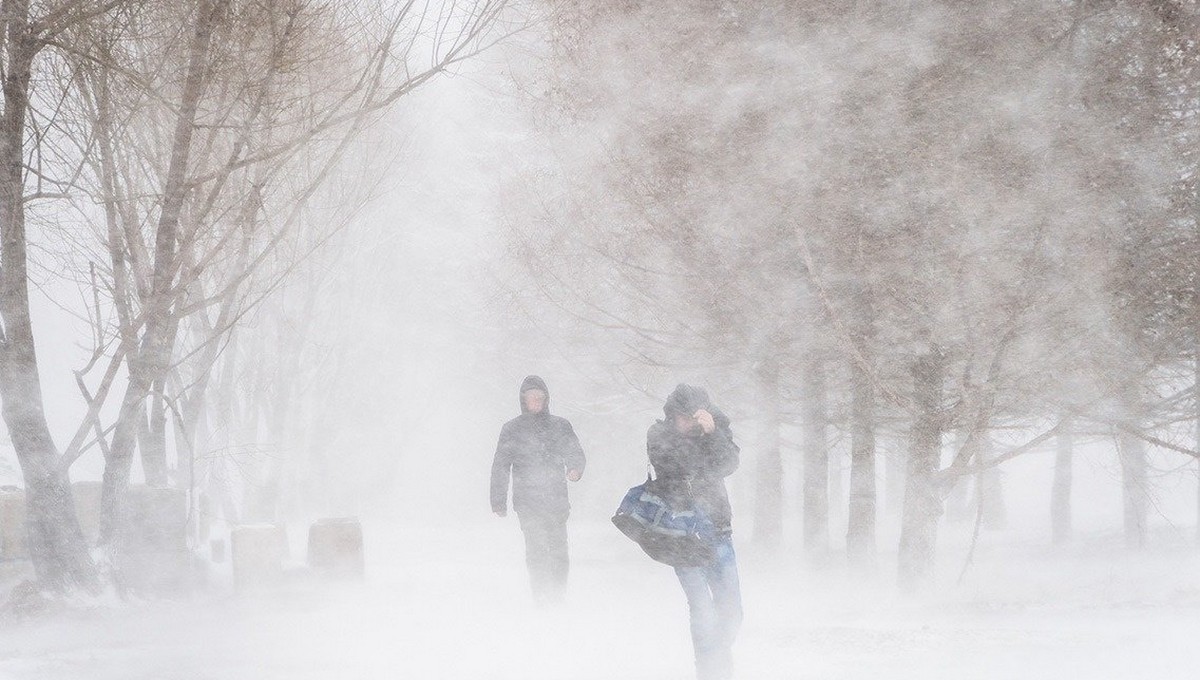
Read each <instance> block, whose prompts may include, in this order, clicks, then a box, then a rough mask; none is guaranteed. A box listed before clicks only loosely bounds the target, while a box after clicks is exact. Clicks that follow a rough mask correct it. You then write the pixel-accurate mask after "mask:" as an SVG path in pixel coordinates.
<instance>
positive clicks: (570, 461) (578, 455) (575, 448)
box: [562, 420, 587, 475]
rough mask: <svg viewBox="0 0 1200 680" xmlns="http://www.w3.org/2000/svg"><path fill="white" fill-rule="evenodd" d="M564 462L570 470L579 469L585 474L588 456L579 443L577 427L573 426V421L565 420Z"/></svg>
mask: <svg viewBox="0 0 1200 680" xmlns="http://www.w3.org/2000/svg"><path fill="white" fill-rule="evenodd" d="M563 425H564V428H563V438H562V447H563V463H565V464H566V466H567V469H568V470H578V471H579V474H581V475H582V474H583V468H584V467H586V466H587V457H585V456H584V455H583V447H582V446H580V445H579V437H578V436H576V435H575V428H573V427H571V423H569V422H567V421H566V420H564V421H563Z"/></svg>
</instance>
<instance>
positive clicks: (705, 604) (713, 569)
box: [646, 384, 742, 680]
mask: <svg viewBox="0 0 1200 680" xmlns="http://www.w3.org/2000/svg"><path fill="white" fill-rule="evenodd" d="M663 413H664V414H665V415H666V418H665V419H664V420H659V421H657V422H655V423H654V424H653V425H651V426H650V430H649V432H648V433H647V434H646V449H647V453H648V454H649V456H650V464H651V465H652V466H653V467H654V473H655V478H656V480H657V484H658V489H659V491H660V492H661V493H662V494H663V495H664V497H665V499H666V500H667V502H668V503H669V504H670V505H671V506H672V507H688V506H694V507H696V508H697V509H699V510H701V511H703V512H704V513H705V514H707V515H708V517H709V518H710V519H711V520H712V521H713V524H714V525H715V526H716V529H717V543H716V545H715V551H714V552H715V556H714V558H713V561H712V562H711V563H709V564H707V565H704V566H700V567H675V574H676V575H677V576H678V577H679V583H680V585H682V586H683V592H684V595H685V596H686V597H687V603H688V612H689V616H690V619H691V632H692V647H693V649H694V652H695V657H696V675H697V677H698V678H699V679H700V680H727V679H728V678H731V677H732V676H733V654H732V652H733V642H734V638H735V637H736V636H737V633H738V629H739V628H740V627H741V624H742V595H741V585H740V583H739V581H738V570H737V558H736V555H735V554H734V551H733V511H732V509H731V508H730V505H729V494H728V492H727V491H726V490H725V478H726V477H728V476H729V475H731V474H733V472H734V470H736V469H737V467H738V460H739V451H740V449H739V448H738V445H737V444H735V443H734V442H733V432H732V430H731V429H730V427H729V418H728V417H726V416H725V414H724V413H722V412H721V411H720V409H718V408H716V407H715V406H713V405H712V403H711V402H710V401H709V398H708V393H707V392H706V391H705V390H704V389H703V388H700V387H693V386H691V385H683V384H681V385H679V386H678V387H676V388H675V391H674V392H672V393H671V396H669V397H667V401H666V404H664V405H663Z"/></svg>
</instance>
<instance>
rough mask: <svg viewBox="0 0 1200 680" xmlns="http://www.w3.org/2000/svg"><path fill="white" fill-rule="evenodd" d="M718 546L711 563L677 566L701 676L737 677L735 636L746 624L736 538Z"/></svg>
mask: <svg viewBox="0 0 1200 680" xmlns="http://www.w3.org/2000/svg"><path fill="white" fill-rule="evenodd" d="M716 547H717V555H716V558H715V559H714V560H713V561H712V563H711V564H708V565H706V566H703V567H676V568H675V574H676V575H677V576H678V577H679V584H680V585H682V586H683V592H684V594H685V595H686V596H687V603H688V612H689V613H690V615H691V623H692V648H693V649H694V650H695V653H696V677H697V678H699V680H727V679H728V678H731V677H733V640H734V638H736V637H737V633H738V628H740V627H741V625H742V589H741V585H740V583H739V582H738V571H737V556H736V555H735V554H734V552H733V539H732V538H731V537H729V536H726V537H724V538H722V539H721V540H720V542H719V543H718V544H717V546H716Z"/></svg>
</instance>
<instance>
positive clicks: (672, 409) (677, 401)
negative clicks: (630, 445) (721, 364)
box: [646, 385, 740, 531]
mask: <svg viewBox="0 0 1200 680" xmlns="http://www.w3.org/2000/svg"><path fill="white" fill-rule="evenodd" d="M699 409H705V410H707V411H708V412H709V413H711V414H712V415H713V422H714V423H715V424H716V429H714V430H713V431H712V432H711V433H710V434H699V433H692V434H684V433H680V432H679V431H678V430H676V428H675V414H677V413H681V414H684V415H688V416H690V415H692V414H693V413H695V412H696V411H697V410H699ZM663 413H665V414H666V416H667V417H666V420H660V421H658V422H656V423H654V424H653V425H651V426H650V431H649V432H648V433H647V434H646V452H647V453H648V454H649V456H650V464H651V465H652V466H654V474H655V480H656V481H655V482H654V483H655V485H656V486H657V488H658V490H659V491H660V492H661V493H662V494H663V495H664V496H665V497H666V499H667V501H668V502H669V503H671V504H672V505H674V506H679V507H682V506H683V505H685V504H687V503H695V505H696V507H698V508H699V509H701V510H703V511H704V512H705V513H706V514H707V515H708V516H709V518H710V519H712V521H713V523H714V524H716V525H717V528H718V529H720V530H723V531H729V530H731V527H732V522H733V511H732V510H731V509H730V507H729V494H728V493H727V492H726V490H725V478H726V477H728V476H729V475H731V474H733V472H734V470H737V467H738V459H739V453H740V449H739V448H738V445H737V444H735V443H734V442H733V431H732V430H730V428H729V418H728V417H727V416H726V415H725V414H724V413H722V412H721V411H720V409H718V408H716V407H715V406H713V405H712V404H711V403H709V400H708V393H707V392H705V391H704V389H703V388H700V387H692V386H691V385H679V386H678V387H676V388H675V391H674V392H672V393H671V396H670V397H668V398H667V403H666V404H665V405H664V406H663Z"/></svg>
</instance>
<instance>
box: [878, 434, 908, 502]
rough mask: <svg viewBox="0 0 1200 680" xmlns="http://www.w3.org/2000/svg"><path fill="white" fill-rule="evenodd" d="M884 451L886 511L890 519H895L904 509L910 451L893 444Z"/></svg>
mask: <svg viewBox="0 0 1200 680" xmlns="http://www.w3.org/2000/svg"><path fill="white" fill-rule="evenodd" d="M884 451H885V455H884V467H883V485H884V509H885V510H886V511H887V514H888V516H889V517H895V516H897V515H899V514H900V513H901V512H902V511H903V509H904V484H905V482H904V480H905V478H906V477H907V476H908V473H907V469H908V449H907V448H906V447H903V446H897V445H895V444H893V445H892V446H889V447H886V448H885V449H884Z"/></svg>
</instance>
